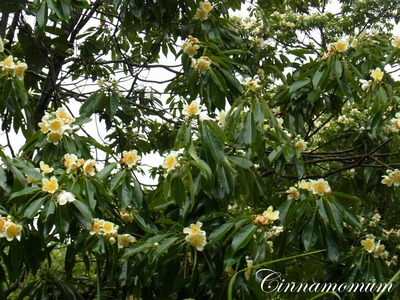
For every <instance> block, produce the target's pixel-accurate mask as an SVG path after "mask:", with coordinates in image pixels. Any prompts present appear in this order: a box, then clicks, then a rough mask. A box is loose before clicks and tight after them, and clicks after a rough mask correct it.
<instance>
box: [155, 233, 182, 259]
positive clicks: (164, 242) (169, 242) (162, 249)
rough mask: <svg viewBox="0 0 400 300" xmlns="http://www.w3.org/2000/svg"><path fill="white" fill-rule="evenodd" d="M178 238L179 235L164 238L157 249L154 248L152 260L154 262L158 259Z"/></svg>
mask: <svg viewBox="0 0 400 300" xmlns="http://www.w3.org/2000/svg"><path fill="white" fill-rule="evenodd" d="M177 240H178V237H169V238H166V239H164V240H162V241H161V243H159V245H158V247H157V248H156V250H154V252H153V253H152V257H151V260H150V261H151V262H154V261H155V260H157V259H158V258H159V257H160V256H161V255H162V254H164V253H165V252H166V251H167V250H168V248H170V247H171V246H173V245H174V244H175V242H176V241H177Z"/></svg>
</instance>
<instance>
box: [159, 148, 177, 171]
mask: <svg viewBox="0 0 400 300" xmlns="http://www.w3.org/2000/svg"><path fill="white" fill-rule="evenodd" d="M177 164H178V153H176V152H175V151H171V153H170V154H168V155H167V157H166V158H165V160H164V163H163V165H162V167H163V168H164V169H167V172H170V171H173V170H175V167H176V165H177Z"/></svg>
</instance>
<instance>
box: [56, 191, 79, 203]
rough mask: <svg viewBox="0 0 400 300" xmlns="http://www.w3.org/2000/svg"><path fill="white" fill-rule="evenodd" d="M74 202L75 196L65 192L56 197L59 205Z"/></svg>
mask: <svg viewBox="0 0 400 300" xmlns="http://www.w3.org/2000/svg"><path fill="white" fill-rule="evenodd" d="M73 201H75V196H74V195H73V194H72V193H70V192H66V191H62V192H61V193H60V194H58V196H57V202H58V204H59V205H65V204H67V202H73Z"/></svg>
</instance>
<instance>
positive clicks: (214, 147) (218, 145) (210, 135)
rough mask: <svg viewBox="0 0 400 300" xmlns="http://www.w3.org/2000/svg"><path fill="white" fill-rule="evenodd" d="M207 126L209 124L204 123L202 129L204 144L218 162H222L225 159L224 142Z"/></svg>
mask: <svg viewBox="0 0 400 300" xmlns="http://www.w3.org/2000/svg"><path fill="white" fill-rule="evenodd" d="M206 124H207V123H204V125H203V126H202V127H201V133H202V140H203V143H204V145H205V146H206V147H207V148H208V149H209V150H210V152H211V155H212V156H213V157H214V159H215V160H216V161H217V162H222V161H224V158H225V154H224V148H223V145H222V142H221V141H220V140H219V138H218V136H217V134H215V132H214V131H212V130H210V129H209V127H208V126H207V125H206Z"/></svg>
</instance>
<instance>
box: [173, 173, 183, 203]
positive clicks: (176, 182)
mask: <svg viewBox="0 0 400 300" xmlns="http://www.w3.org/2000/svg"><path fill="white" fill-rule="evenodd" d="M171 196H172V198H173V200H175V202H176V204H177V205H178V206H179V207H182V206H183V204H184V203H185V200H186V190H185V185H184V184H183V181H182V179H181V178H180V177H178V176H177V177H175V178H173V179H172V182H171Z"/></svg>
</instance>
